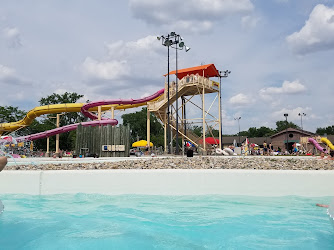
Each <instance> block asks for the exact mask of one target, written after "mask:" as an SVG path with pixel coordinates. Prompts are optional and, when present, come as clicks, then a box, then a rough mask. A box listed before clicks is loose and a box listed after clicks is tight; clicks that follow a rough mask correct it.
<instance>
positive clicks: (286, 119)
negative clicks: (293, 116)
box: [284, 114, 289, 152]
mask: <svg viewBox="0 0 334 250" xmlns="http://www.w3.org/2000/svg"><path fill="white" fill-rule="evenodd" d="M284 116H285V122H286V151H288V152H289V149H288V145H289V137H288V116H289V114H284Z"/></svg>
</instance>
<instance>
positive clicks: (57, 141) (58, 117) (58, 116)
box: [56, 114, 60, 156]
mask: <svg viewBox="0 0 334 250" xmlns="http://www.w3.org/2000/svg"><path fill="white" fill-rule="evenodd" d="M59 121H60V114H57V128H59ZM56 155H57V156H59V134H57V135H56Z"/></svg>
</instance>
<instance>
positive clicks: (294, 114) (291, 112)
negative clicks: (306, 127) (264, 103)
mask: <svg viewBox="0 0 334 250" xmlns="http://www.w3.org/2000/svg"><path fill="white" fill-rule="evenodd" d="M302 113H304V114H306V116H303V118H302V119H303V121H307V120H309V119H314V118H316V116H315V115H314V114H312V108H310V107H304V108H302V107H296V108H294V109H288V108H283V109H280V110H278V111H274V112H272V114H271V116H272V118H273V119H275V120H276V121H283V120H285V117H284V114H288V121H292V122H294V123H295V124H297V125H298V126H300V125H301V118H300V116H299V115H298V114H302Z"/></svg>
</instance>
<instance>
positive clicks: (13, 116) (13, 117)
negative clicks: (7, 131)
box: [0, 106, 26, 123]
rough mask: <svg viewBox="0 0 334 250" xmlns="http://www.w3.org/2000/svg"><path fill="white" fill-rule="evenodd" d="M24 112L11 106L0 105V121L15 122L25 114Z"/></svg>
mask: <svg viewBox="0 0 334 250" xmlns="http://www.w3.org/2000/svg"><path fill="white" fill-rule="evenodd" d="M25 114H26V112H25V111H23V110H20V109H19V108H18V107H13V106H0V123H5V122H16V121H19V120H21V119H22V118H23V117H24V116H25Z"/></svg>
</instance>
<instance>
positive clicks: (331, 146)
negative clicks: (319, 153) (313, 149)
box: [321, 137, 334, 150]
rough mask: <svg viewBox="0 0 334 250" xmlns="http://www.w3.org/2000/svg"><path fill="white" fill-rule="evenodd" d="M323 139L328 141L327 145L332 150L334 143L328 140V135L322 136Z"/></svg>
mask: <svg viewBox="0 0 334 250" xmlns="http://www.w3.org/2000/svg"><path fill="white" fill-rule="evenodd" d="M321 141H322V142H323V143H326V144H327V146H328V147H329V148H330V149H331V150H334V146H333V144H332V143H331V141H330V140H328V139H327V138H326V137H322V138H321Z"/></svg>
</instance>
